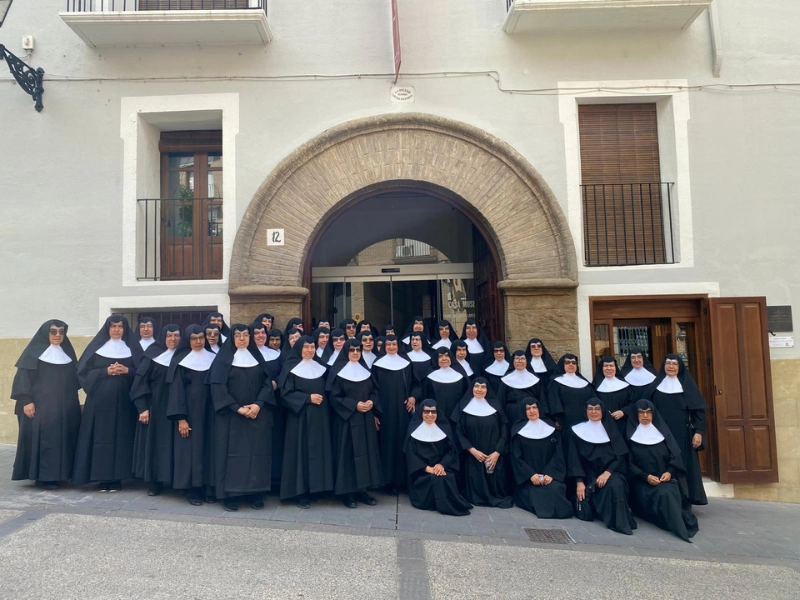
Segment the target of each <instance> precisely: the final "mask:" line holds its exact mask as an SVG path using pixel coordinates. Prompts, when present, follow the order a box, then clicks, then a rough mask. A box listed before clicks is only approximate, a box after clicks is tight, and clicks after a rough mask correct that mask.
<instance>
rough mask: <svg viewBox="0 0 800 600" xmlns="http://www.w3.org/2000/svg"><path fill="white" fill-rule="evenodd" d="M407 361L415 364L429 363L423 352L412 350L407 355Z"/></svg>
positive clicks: (426, 355) (428, 357) (428, 356)
mask: <svg viewBox="0 0 800 600" xmlns="http://www.w3.org/2000/svg"><path fill="white" fill-rule="evenodd" d="M408 360H410V361H411V362H415V363H420V362H431V357H430V355H429V354H428V353H427V352H425V351H424V350H412V351H411V352H409V353H408Z"/></svg>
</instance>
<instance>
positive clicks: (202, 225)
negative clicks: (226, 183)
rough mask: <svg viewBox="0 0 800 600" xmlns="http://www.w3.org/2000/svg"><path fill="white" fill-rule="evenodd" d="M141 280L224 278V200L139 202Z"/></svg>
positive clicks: (138, 261)
mask: <svg viewBox="0 0 800 600" xmlns="http://www.w3.org/2000/svg"><path fill="white" fill-rule="evenodd" d="M137 208H138V211H137V229H136V235H137V253H136V259H137V265H138V266H137V278H138V279H140V280H149V281H157V280H161V281H164V280H171V279H220V278H221V277H222V261H223V258H222V239H223V238H222V198H184V199H174V200H167V199H143V200H138V201H137Z"/></svg>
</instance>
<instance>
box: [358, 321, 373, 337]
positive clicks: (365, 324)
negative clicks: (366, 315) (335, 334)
mask: <svg viewBox="0 0 800 600" xmlns="http://www.w3.org/2000/svg"><path fill="white" fill-rule="evenodd" d="M363 331H370V332H371V331H372V323H370V322H369V321H367V320H366V319H362V320H361V321H359V322H358V324H357V325H356V337H358V336H359V334H361V332H363Z"/></svg>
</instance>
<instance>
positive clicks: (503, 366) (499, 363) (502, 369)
mask: <svg viewBox="0 0 800 600" xmlns="http://www.w3.org/2000/svg"><path fill="white" fill-rule="evenodd" d="M510 366H511V365H509V364H508V362H506V361H504V360H496V361H494V362H493V363H492V364H490V365H489V366H488V367H486V368H485V369H484V370H483V372H484V373H490V374H491V375H497V376H498V377H502V376H503V375H505V374H506V373H508V367H510Z"/></svg>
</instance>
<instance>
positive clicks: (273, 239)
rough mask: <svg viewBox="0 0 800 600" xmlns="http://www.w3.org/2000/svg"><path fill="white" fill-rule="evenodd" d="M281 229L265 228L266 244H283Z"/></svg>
mask: <svg viewBox="0 0 800 600" xmlns="http://www.w3.org/2000/svg"><path fill="white" fill-rule="evenodd" d="M284 241H285V238H284V235H283V229H267V246H283V243H284Z"/></svg>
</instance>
